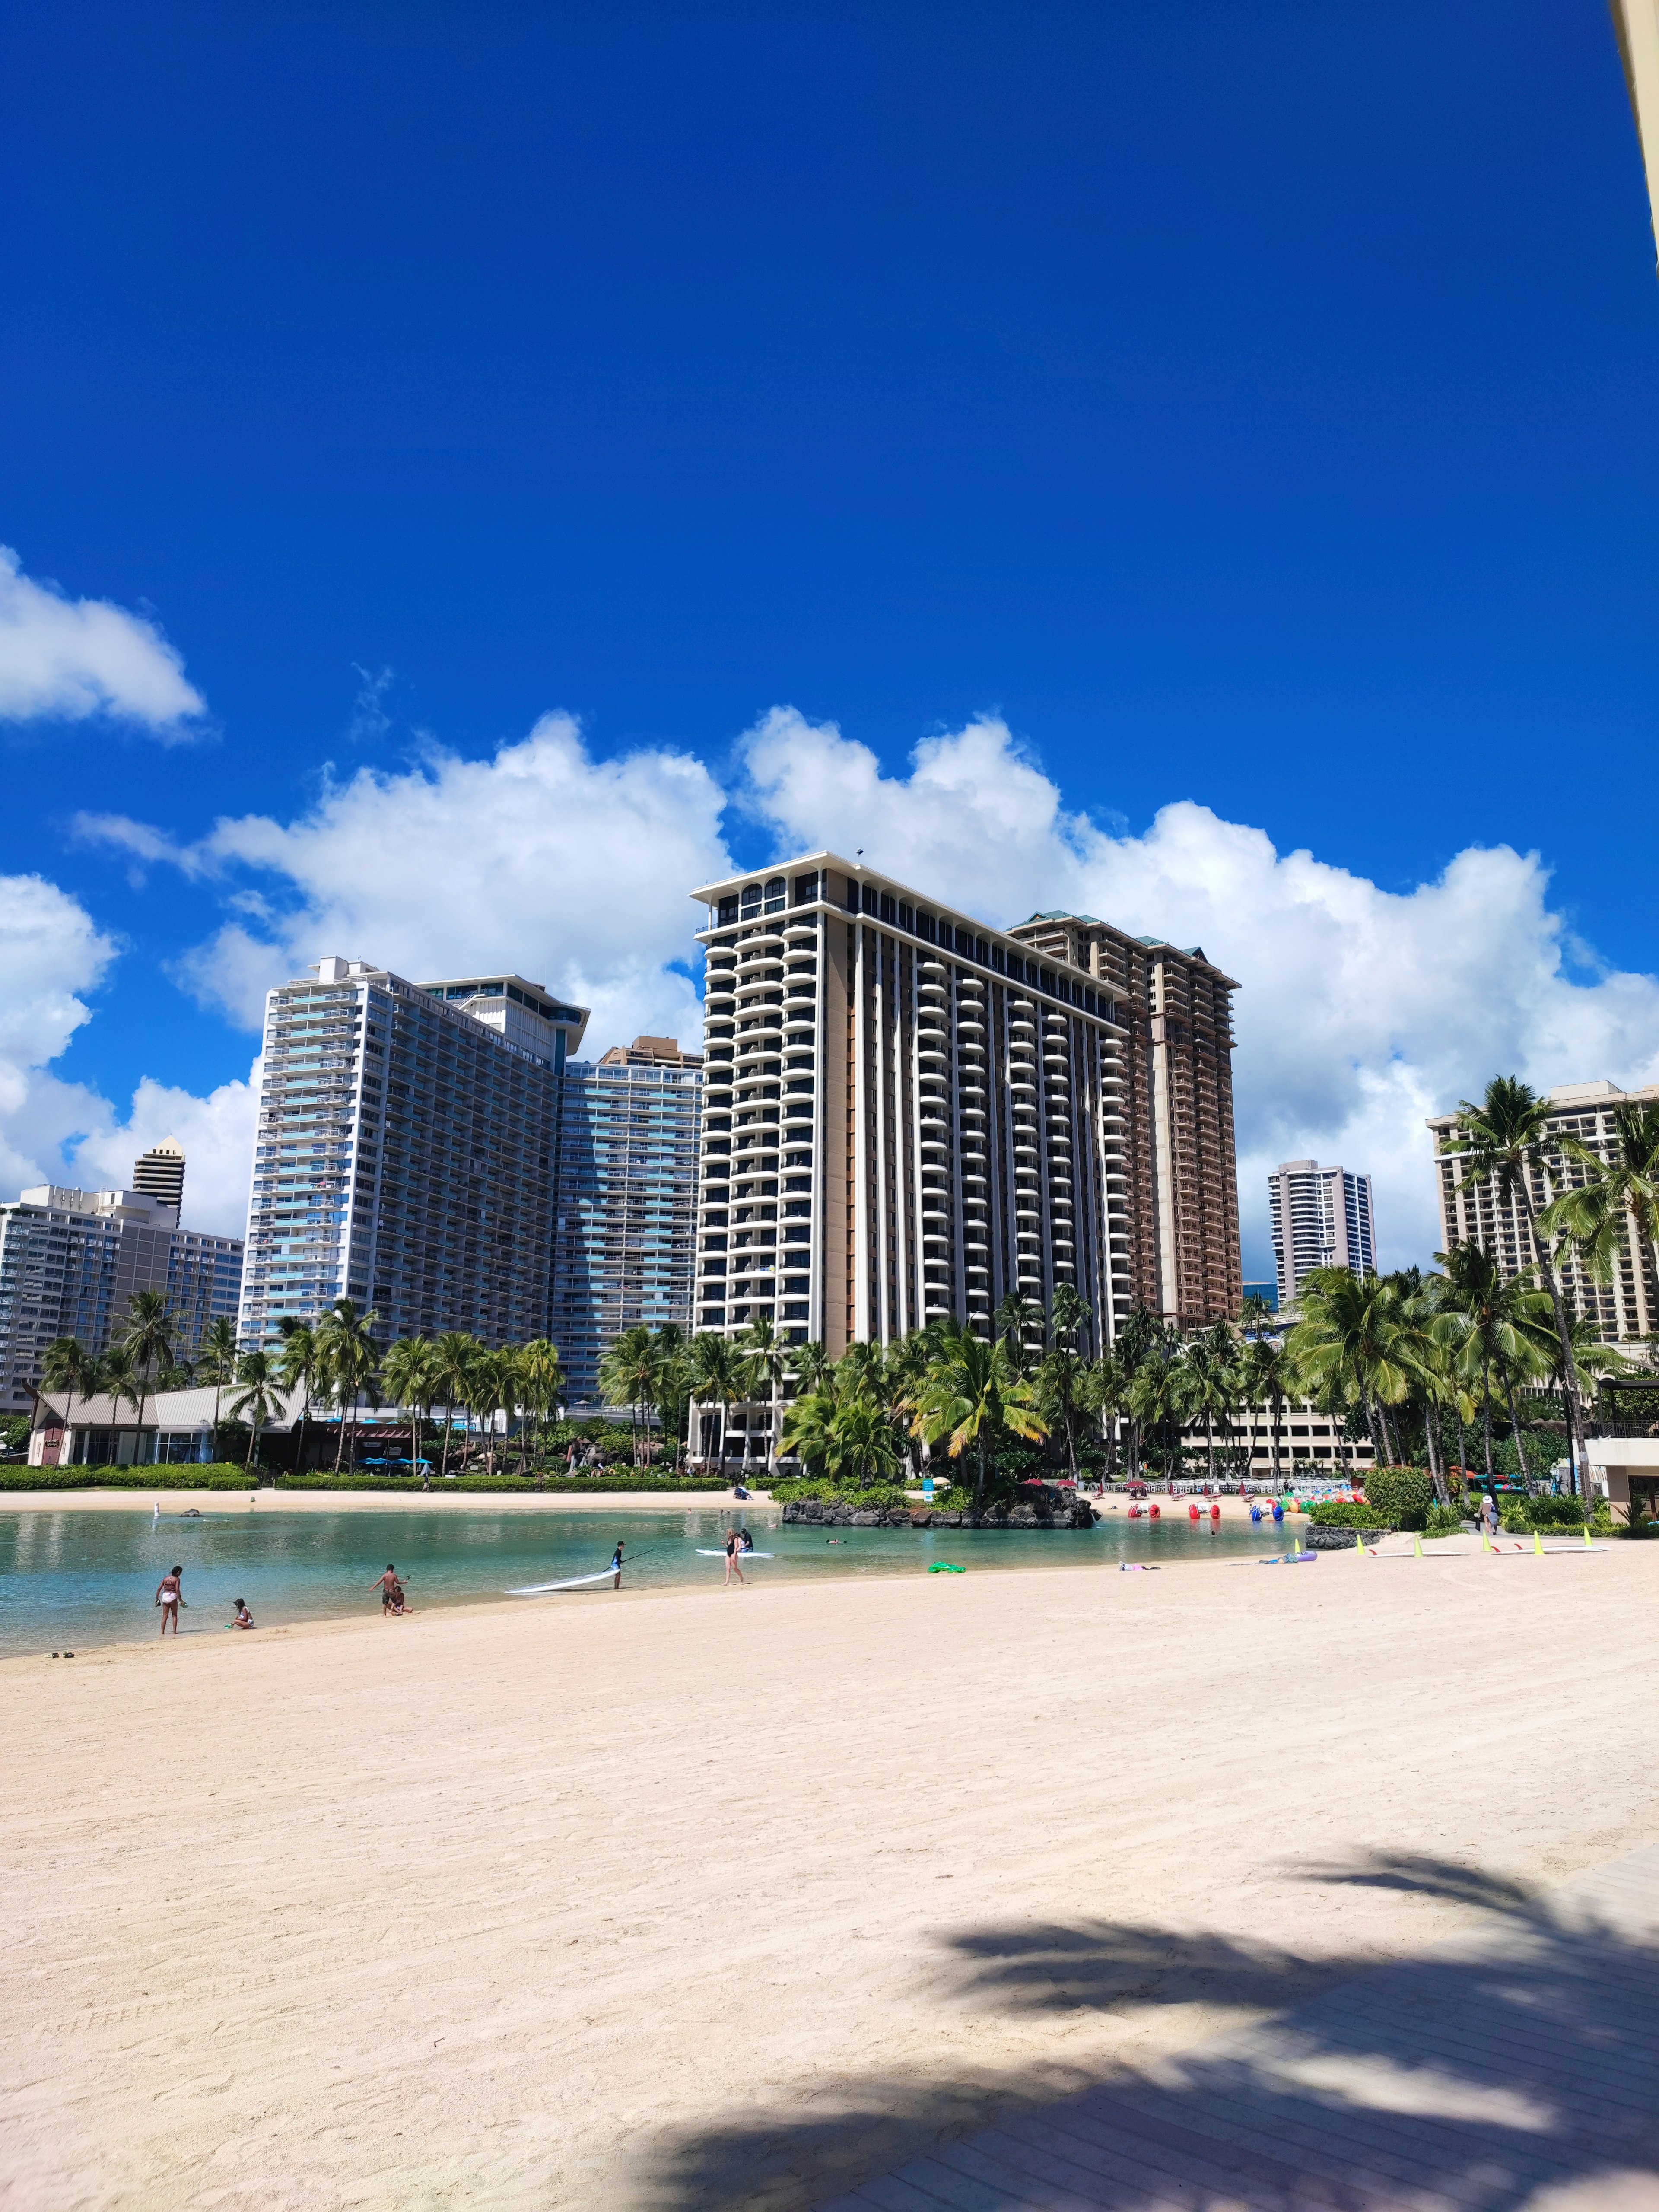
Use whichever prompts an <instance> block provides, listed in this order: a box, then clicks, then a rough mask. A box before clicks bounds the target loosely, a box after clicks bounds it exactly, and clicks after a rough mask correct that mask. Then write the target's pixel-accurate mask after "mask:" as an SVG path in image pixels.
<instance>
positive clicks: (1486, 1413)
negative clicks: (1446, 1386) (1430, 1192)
mask: <svg viewBox="0 0 1659 2212" xmlns="http://www.w3.org/2000/svg"><path fill="white" fill-rule="evenodd" d="M1434 1256H1435V1258H1436V1260H1437V1261H1438V1262H1439V1264H1440V1266H1441V1267H1443V1268H1444V1270H1445V1275H1444V1283H1445V1288H1444V1289H1443V1291H1441V1292H1440V1293H1439V1295H1438V1297H1437V1301H1436V1310H1435V1315H1434V1318H1433V1319H1432V1320H1431V1322H1430V1324H1429V1335H1430V1337H1431V1340H1432V1341H1433V1342H1434V1343H1436V1344H1437V1345H1441V1346H1444V1347H1445V1349H1446V1350H1447V1351H1448V1352H1450V1353H1451V1354H1452V1358H1453V1361H1454V1364H1455V1366H1456V1367H1457V1368H1458V1369H1459V1370H1461V1371H1462V1374H1463V1375H1464V1376H1467V1377H1468V1378H1469V1379H1470V1380H1473V1379H1474V1376H1477V1375H1478V1376H1480V1409H1481V1427H1482V1431H1483V1433H1484V1436H1485V1438H1486V1480H1487V1481H1488V1482H1489V1483H1490V1482H1491V1481H1492V1479H1493V1474H1492V1382H1493V1378H1494V1377H1496V1378H1497V1379H1498V1380H1499V1381H1501V1382H1502V1383H1504V1385H1505V1395H1506V1397H1507V1399H1508V1404H1509V1414H1510V1429H1511V1431H1513V1433H1514V1437H1515V1449H1516V1454H1517V1455H1518V1457H1519V1459H1520V1462H1521V1473H1522V1476H1523V1477H1524V1476H1525V1474H1526V1472H1527V1455H1526V1448H1525V1446H1524V1445H1523V1444H1522V1441H1521V1424H1520V1421H1519V1419H1518V1418H1517V1417H1516V1408H1515V1389H1514V1385H1515V1383H1516V1381H1518V1380H1525V1381H1530V1380H1534V1379H1535V1378H1537V1377H1539V1376H1542V1375H1545V1374H1547V1372H1548V1371H1549V1367H1550V1354H1551V1348H1552V1346H1553V1338H1554V1330H1553V1327H1552V1325H1551V1324H1552V1320H1553V1316H1552V1315H1551V1312H1550V1305H1549V1300H1548V1299H1547V1297H1545V1295H1544V1293H1543V1292H1542V1291H1535V1290H1533V1289H1531V1288H1530V1287H1529V1285H1528V1283H1527V1280H1526V1279H1525V1277H1524V1276H1520V1275H1513V1276H1510V1277H1509V1278H1508V1279H1505V1278H1504V1276H1503V1275H1502V1274H1501V1273H1500V1272H1499V1270H1498V1262H1497V1261H1495V1260H1493V1259H1492V1257H1491V1256H1490V1255H1489V1254H1487V1253H1486V1252H1483V1251H1482V1250H1481V1249H1480V1246H1479V1245H1478V1244H1456V1245H1454V1246H1453V1248H1452V1249H1451V1250H1450V1251H1449V1252H1437V1253H1436V1254H1435V1255H1434Z"/></svg>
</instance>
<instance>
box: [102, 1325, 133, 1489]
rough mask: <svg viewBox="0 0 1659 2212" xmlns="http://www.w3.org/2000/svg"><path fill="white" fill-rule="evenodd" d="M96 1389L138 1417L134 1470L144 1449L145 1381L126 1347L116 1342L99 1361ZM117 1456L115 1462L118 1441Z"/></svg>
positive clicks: (118, 1451) (117, 1425)
mask: <svg viewBox="0 0 1659 2212" xmlns="http://www.w3.org/2000/svg"><path fill="white" fill-rule="evenodd" d="M98 1386H99V1388H100V1389H101V1390H102V1391H103V1393H104V1395H106V1397H107V1398H108V1399H109V1400H110V1401H111V1402H112V1404H113V1405H114V1406H115V1407H117V1408H119V1407H121V1406H122V1405H123V1404H125V1405H128V1406H131V1407H132V1410H133V1411H134V1413H137V1415H138V1416H139V1422H140V1425H139V1427H138V1429H137V1431H135V1434H134V1438H133V1446H132V1458H133V1464H134V1465H135V1466H137V1464H138V1463H139V1461H138V1455H139V1453H140V1452H141V1451H142V1450H143V1410H144V1378H143V1376H142V1375H141V1374H140V1373H139V1371H138V1363H137V1360H136V1359H134V1358H133V1356H132V1354H131V1352H129V1351H128V1350H127V1347H126V1346H125V1344H121V1343H115V1344H112V1345H111V1346H110V1348H109V1350H108V1351H107V1352H106V1353H105V1354H104V1356H103V1358H101V1359H100V1361H99V1363H98ZM116 1428H117V1430H119V1428H120V1419H119V1416H117V1420H116ZM116 1456H117V1457H119V1456H120V1447H119V1442H117V1447H116Z"/></svg>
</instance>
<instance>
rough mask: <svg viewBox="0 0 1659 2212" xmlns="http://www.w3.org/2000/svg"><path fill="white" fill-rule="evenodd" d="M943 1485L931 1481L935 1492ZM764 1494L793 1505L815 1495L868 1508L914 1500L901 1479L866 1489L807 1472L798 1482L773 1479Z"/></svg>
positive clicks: (895, 1506) (901, 1507) (900, 1506)
mask: <svg viewBox="0 0 1659 2212" xmlns="http://www.w3.org/2000/svg"><path fill="white" fill-rule="evenodd" d="M944 1487H945V1486H942V1485H939V1484H937V1483H936V1484H935V1485H934V1489H935V1492H942V1490H943V1488H944ZM767 1496H768V1497H769V1498H770V1499H771V1500H772V1503H773V1504H775V1505H793V1504H795V1503H796V1502H797V1501H798V1500H799V1499H803V1498H817V1499H819V1500H820V1501H821V1502H822V1503H823V1504H826V1505H829V1504H841V1505H852V1506H856V1507H860V1508H865V1509H867V1510H870V1511H872V1512H873V1511H874V1510H876V1509H877V1508H878V1507H882V1508H890V1509H891V1510H894V1511H899V1510H908V1508H909V1507H911V1506H913V1505H915V1503H916V1500H915V1498H912V1497H911V1496H910V1494H909V1492H908V1491H907V1490H906V1489H905V1488H904V1487H903V1486H902V1484H901V1483H896V1482H872V1484H871V1485H870V1486H869V1488H868V1489H867V1490H860V1488H859V1486H858V1485H857V1484H856V1483H848V1484H847V1485H846V1486H842V1484H841V1483H838V1482H831V1481H829V1480H827V1479H826V1478H823V1477H814V1476H811V1475H809V1476H807V1477H805V1479H804V1480H801V1481H799V1482H775V1483H773V1484H772V1486H771V1487H770V1488H769V1491H768V1492H767Z"/></svg>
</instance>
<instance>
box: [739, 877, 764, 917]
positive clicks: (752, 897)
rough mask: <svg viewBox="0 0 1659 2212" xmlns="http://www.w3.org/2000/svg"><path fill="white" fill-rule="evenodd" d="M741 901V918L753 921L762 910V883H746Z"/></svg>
mask: <svg viewBox="0 0 1659 2212" xmlns="http://www.w3.org/2000/svg"><path fill="white" fill-rule="evenodd" d="M760 910H761V887H760V885H759V884H744V887H743V890H742V892H741V894H740V905H739V908H738V913H739V915H740V918H741V919H742V920H743V921H753V919H754V918H755V916H756V915H757V914H758V913H759V912H760Z"/></svg>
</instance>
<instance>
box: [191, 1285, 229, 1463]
mask: <svg viewBox="0 0 1659 2212" xmlns="http://www.w3.org/2000/svg"><path fill="white" fill-rule="evenodd" d="M238 1356H239V1355H238V1347H237V1343H236V1324H235V1322H234V1321H232V1320H231V1319H230V1317H229V1316H228V1314H219V1315H217V1316H215V1318H214V1319H213V1320H212V1321H210V1322H209V1323H208V1325H207V1328H205V1329H204V1331H203V1333H202V1344H201V1350H200V1352H199V1353H198V1354H197V1362H196V1369H197V1374H198V1375H199V1376H201V1379H202V1380H203V1382H204V1383H212V1385H213V1436H214V1445H213V1449H215V1451H217V1450H218V1449H219V1443H218V1437H219V1401H220V1398H221V1396H222V1394H223V1391H224V1387H225V1385H226V1383H228V1382H229V1381H230V1380H231V1379H232V1377H233V1376H234V1374H235V1372H236V1361H237V1358H238Z"/></svg>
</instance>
